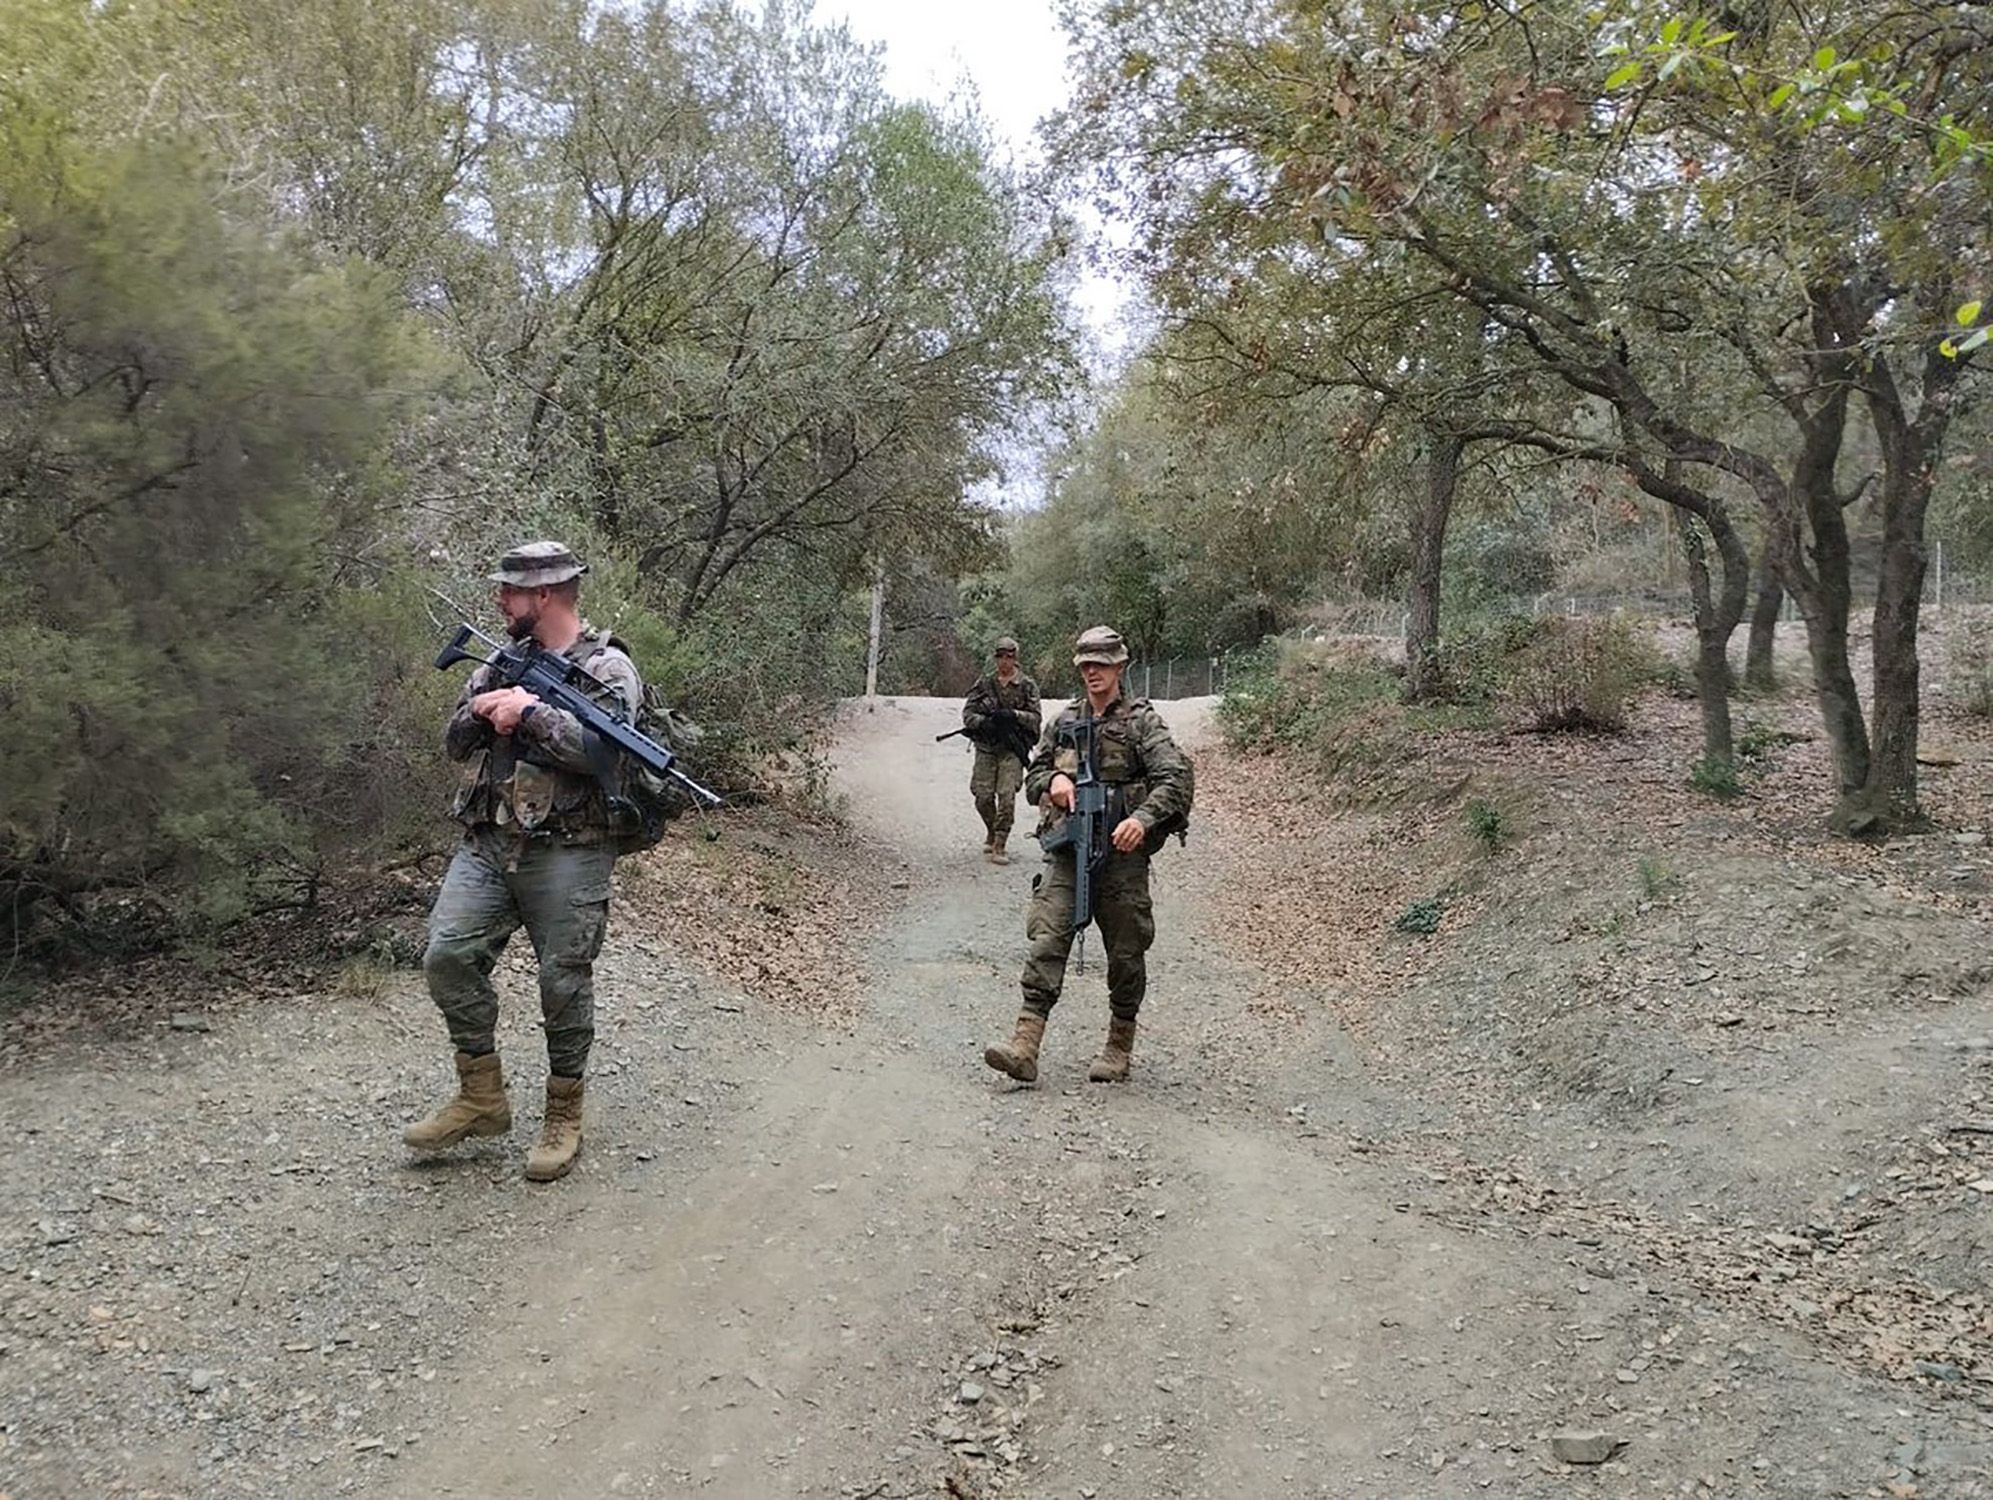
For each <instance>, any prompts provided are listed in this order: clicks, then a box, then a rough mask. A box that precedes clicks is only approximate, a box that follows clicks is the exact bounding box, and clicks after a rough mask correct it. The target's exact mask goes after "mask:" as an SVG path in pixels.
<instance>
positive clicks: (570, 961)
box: [402, 542, 644, 1182]
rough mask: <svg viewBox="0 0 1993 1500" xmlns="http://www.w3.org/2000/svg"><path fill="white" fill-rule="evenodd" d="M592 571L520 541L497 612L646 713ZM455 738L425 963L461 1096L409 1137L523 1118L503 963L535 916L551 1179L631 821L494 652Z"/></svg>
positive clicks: (579, 744)
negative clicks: (504, 1058) (513, 1090)
mask: <svg viewBox="0 0 1993 1500" xmlns="http://www.w3.org/2000/svg"><path fill="white" fill-rule="evenodd" d="M587 571H588V569H587V568H586V567H585V566H583V564H582V562H581V560H580V559H579V558H577V557H576V556H575V555H574V553H573V552H572V551H570V550H569V549H568V548H567V547H566V546H565V545H563V544H562V543H560V542H527V543H524V544H523V545H521V546H517V547H514V548H512V549H511V550H510V551H508V552H507V553H506V554H505V556H504V557H502V558H500V559H499V563H498V570H497V571H496V572H495V573H493V574H492V575H491V581H492V582H493V583H495V584H497V585H498V590H497V593H498V598H497V600H496V601H495V602H496V605H497V609H498V613H499V614H500V615H501V616H502V617H503V618H504V620H505V630H506V634H508V635H509V636H511V637H512V639H513V640H515V641H522V642H523V641H528V640H530V641H531V642H533V644H534V645H535V647H537V648H538V649H540V650H542V651H546V652H550V653H553V654H555V655H558V656H561V657H564V658H565V659H566V660H567V661H568V662H569V663H571V664H572V665H573V666H574V668H575V669H576V670H577V671H579V672H583V673H586V674H587V675H588V676H589V677H591V678H594V679H595V680H596V681H597V682H599V683H601V684H602V688H603V706H604V707H605V708H608V709H611V710H612V711H613V712H614V713H615V714H616V715H617V717H619V718H621V719H623V720H624V721H625V722H634V721H635V719H636V717H637V714H638V712H639V710H640V708H641V707H642V705H643V703H644V684H643V678H642V677H641V676H640V675H639V674H638V672H637V667H636V663H635V662H633V661H631V660H630V656H629V653H628V652H627V651H626V650H624V648H623V646H622V644H621V643H620V642H618V641H617V640H616V639H615V638H614V637H613V636H611V635H609V634H608V633H606V632H604V631H600V630H597V629H596V628H595V627H594V626H592V625H590V624H589V623H588V622H587V621H586V620H584V619H582V617H581V614H580V595H581V582H580V579H581V575H582V574H583V573H586V572H587ZM443 743H444V748H445V750H446V751H447V752H448V754H449V756H450V759H451V760H453V761H456V762H457V763H458V764H459V765H461V766H462V767H463V776H462V784H461V786H460V787H459V789H458V792H457V798H456V802H455V803H454V805H453V807H452V809H451V810H452V812H453V814H454V815H455V817H456V818H457V820H458V821H459V822H461V823H462V824H463V825H464V839H463V842H462V843H460V844H459V845H458V846H457V851H456V853H455V854H454V855H453V856H452V857H451V859H450V867H449V870H448V872H447V873H446V874H445V875H444V877H443V888H442V890H440V891H439V892H438V893H437V895H436V905H435V907H434V909H433V910H432V911H431V913H430V918H429V945H428V948H427V950H426V951H425V953H424V954H423V959H422V968H423V974H424V977H425V979H426V981H427V983H428V986H429V994H430V998H431V999H433V1000H434V1001H435V1002H436V1007H437V1009H438V1010H439V1011H440V1012H441V1013H442V1016H443V1023H444V1026H445V1027H446V1028H447V1030H448V1032H449V1035H450V1040H451V1042H452V1044H453V1046H454V1049H455V1052H456V1067H457V1095H456V1097H455V1098H453V1099H451V1100H449V1101H448V1102H447V1103H445V1104H444V1105H443V1107H442V1108H441V1109H439V1110H437V1111H436V1112H435V1113H434V1114H432V1115H429V1116H428V1117H427V1118H425V1119H421V1120H417V1121H416V1122H415V1123H414V1124H412V1125H410V1126H409V1127H408V1128H407V1129H406V1130H405V1131H403V1132H402V1139H403V1140H404V1141H405V1142H407V1143H408V1145H410V1146H411V1147H413V1148H414V1149H416V1150H418V1151H446V1150H449V1149H451V1148H452V1147H454V1146H457V1145H460V1144H461V1143H462V1142H464V1141H466V1140H469V1139H471V1138H472V1137H474V1136H490V1135H502V1134H504V1133H505V1132H506V1131H507V1130H509V1129H511V1127H512V1105H511V1103H510V1101H509V1100H508V1098H507V1095H506V1088H505V1073H504V1070H503V1068H502V1067H501V1065H500V1063H499V1060H498V993H497V991H496V990H494V989H493V988H492V983H491V973H492V966H493V964H494V963H495V962H496V960H497V958H498V956H499V954H500V953H501V952H503V951H504V948H505V945H506V943H507V942H508V941H509V940H510V938H511V936H512V934H513V932H514V931H515V930H516V929H517V928H519V927H521V926H523V927H524V928H525V929H526V933H527V936H528V937H530V938H531V939H532V943H533V953H534V957H535V958H536V959H537V960H538V963H539V971H540V1014H541V1020H542V1022H543V1024H544V1027H545V1031H546V1039H547V1109H546V1114H545V1116H544V1120H543V1124H542V1127H541V1132H540V1139H539V1143H538V1144H537V1145H535V1146H533V1147H532V1148H531V1150H529V1151H528V1153H527V1155H526V1177H527V1179H528V1180H529V1181H532V1182H552V1181H554V1180H555V1179H556V1178H558V1177H561V1176H563V1175H565V1174H566V1173H567V1171H568V1170H569V1168H571V1167H572V1166H573V1165H574V1161H575V1157H576V1155H577V1153H579V1152H580V1150H581V1127H582V1099H583V1095H584V1092H585V1086H584V1080H585V1078H586V1075H587V1072H588V1056H589V1050H590V1048H591V1046H592V1045H593V1043H594V1040H595V969H594V965H595V959H596V955H597V954H599V953H600V952H601V949H602V937H603V933H604V932H605V931H606V929H607V925H608V921H609V893H610V878H609V877H610V872H611V870H612V869H613V868H614V866H615V863H616V855H617V852H618V844H617V826H616V819H615V815H614V812H613V810H612V809H611V808H610V806H609V805H608V802H607V800H606V798H605V796H604V794H603V791H602V787H601V783H600V781H599V779H598V777H597V776H596V774H595V768H594V755H593V749H592V747H591V744H590V741H589V736H588V735H587V734H586V733H585V731H584V730H583V727H582V725H581V722H580V721H579V720H578V719H577V718H576V717H575V716H574V715H573V714H572V713H569V712H568V711H567V710H566V709H564V708H561V707H560V706H559V705H558V704H554V703H543V702H541V701H540V699H539V698H538V697H536V696H535V695H534V694H533V693H531V692H530V691H528V690H527V689H526V688H524V687H518V686H514V687H502V686H499V685H498V679H497V677H496V675H495V672H494V669H493V667H492V666H491V664H489V663H487V664H486V665H484V666H480V667H479V668H478V669H477V670H476V671H474V672H473V673H472V674H471V676H470V680H469V681H468V682H467V683H465V685H464V690H463V695H462V697H460V698H459V699H458V700H457V706H456V709H455V711H454V712H453V713H452V714H451V715H450V722H449V725H448V727H447V728H446V729H445V730H444V733H443Z"/></svg>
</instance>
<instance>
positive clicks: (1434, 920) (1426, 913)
mask: <svg viewBox="0 0 1993 1500" xmlns="http://www.w3.org/2000/svg"><path fill="white" fill-rule="evenodd" d="M1445 915H1446V902H1445V900H1444V899H1442V898H1441V897H1438V896H1426V897H1424V898H1422V899H1420V900H1417V901H1414V902H1413V903H1412V904H1411V905H1410V906H1408V907H1406V908H1405V909H1404V910H1403V911H1402V912H1400V913H1399V914H1398V920H1397V921H1395V922H1393V923H1392V924H1391V925H1392V926H1393V927H1394V928H1395V929H1397V930H1398V931H1399V932H1409V933H1412V934H1414V935H1415V936H1418V937H1431V936H1432V935H1433V934H1434V933H1435V932H1438V931H1439V924H1440V921H1441V919H1442V918H1444V917H1445Z"/></svg>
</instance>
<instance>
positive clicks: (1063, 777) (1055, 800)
mask: <svg viewBox="0 0 1993 1500" xmlns="http://www.w3.org/2000/svg"><path fill="white" fill-rule="evenodd" d="M1045 800H1046V801H1047V802H1049V803H1051V804H1052V805H1053V806H1054V807H1063V808H1064V809H1065V810H1066V811H1067V812H1071V811H1072V810H1073V778H1072V777H1070V776H1068V775H1067V774H1066V773H1065V772H1064V771H1060V772H1059V773H1058V774H1056V775H1055V776H1053V778H1052V784H1051V786H1049V787H1047V788H1046V789H1045Z"/></svg>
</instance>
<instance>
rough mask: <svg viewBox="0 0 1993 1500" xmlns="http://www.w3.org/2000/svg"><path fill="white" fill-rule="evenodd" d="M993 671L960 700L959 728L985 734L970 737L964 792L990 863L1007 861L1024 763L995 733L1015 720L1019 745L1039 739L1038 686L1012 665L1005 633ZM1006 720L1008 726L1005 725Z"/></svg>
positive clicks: (1011, 644) (1013, 649) (1012, 648)
mask: <svg viewBox="0 0 1993 1500" xmlns="http://www.w3.org/2000/svg"><path fill="white" fill-rule="evenodd" d="M994 652H995V656H996V671H995V672H993V673H991V674H990V675H989V676H987V677H978V678H977V679H976V685H975V686H974V687H972V688H970V689H969V696H968V697H967V698H966V699H964V700H963V702H962V727H963V728H964V729H966V730H968V731H969V733H970V735H971V736H972V737H973V736H977V735H981V734H988V735H989V736H991V738H990V742H989V743H987V744H986V743H984V741H983V740H982V739H980V738H977V739H974V741H973V742H974V744H975V747H976V764H975V768H974V769H973V770H972V771H970V773H969V795H970V796H972V797H974V798H975V799H976V811H977V812H978V813H979V814H980V815H981V816H982V820H983V832H984V838H983V854H984V855H985V856H986V857H987V858H988V860H989V862H990V863H991V864H993V865H1007V864H1009V863H1010V855H1009V853H1008V852H1006V850H1005V848H1004V845H1005V844H1006V843H1008V842H1009V840H1010V826H1011V822H1012V820H1013V819H1014V818H1015V817H1016V816H1017V790H1018V788H1019V787H1021V786H1023V785H1024V761H1023V760H1022V759H1021V758H1020V757H1019V756H1018V755H1013V754H1012V753H1011V752H1010V751H1009V750H1008V749H1007V748H1005V747H1004V745H1003V742H1002V737H1001V734H1000V731H1002V730H1003V729H1005V728H1008V727H1009V725H1011V724H1014V725H1015V726H1016V727H1015V728H1014V729H1011V730H1010V733H1011V736H1012V737H1014V738H1015V739H1017V740H1018V741H1019V742H1020V743H1021V744H1022V745H1029V744H1030V743H1031V742H1032V741H1034V740H1036V739H1037V738H1038V722H1039V717H1040V712H1041V710H1040V708H1039V703H1038V684H1037V683H1035V682H1033V681H1032V680H1031V679H1030V678H1029V677H1026V676H1025V675H1024V674H1023V673H1022V672H1020V671H1019V670H1018V668H1017V642H1016V641H1014V640H1012V639H1011V638H1010V637H1009V636H1004V637H1003V638H1002V639H1001V640H999V641H998V642H997V643H996V646H995V647H994ZM1006 719H1007V720H1008V724H1007V723H1006Z"/></svg>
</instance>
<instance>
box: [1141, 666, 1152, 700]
mask: <svg viewBox="0 0 1993 1500" xmlns="http://www.w3.org/2000/svg"><path fill="white" fill-rule="evenodd" d="M1154 675H1155V669H1154V667H1153V666H1152V665H1151V664H1150V663H1149V662H1143V663H1142V696H1143V697H1144V698H1153V697H1155V691H1154V688H1155V683H1154V680H1153V679H1154Z"/></svg>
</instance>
